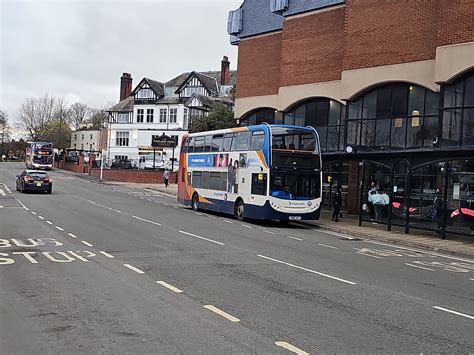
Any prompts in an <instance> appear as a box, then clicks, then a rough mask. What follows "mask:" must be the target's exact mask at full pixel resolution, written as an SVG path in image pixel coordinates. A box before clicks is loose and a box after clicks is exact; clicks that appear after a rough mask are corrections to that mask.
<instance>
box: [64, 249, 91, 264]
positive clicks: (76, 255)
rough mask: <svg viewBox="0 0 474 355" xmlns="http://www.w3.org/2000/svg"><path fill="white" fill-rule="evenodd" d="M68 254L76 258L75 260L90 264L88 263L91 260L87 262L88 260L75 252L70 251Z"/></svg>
mask: <svg viewBox="0 0 474 355" xmlns="http://www.w3.org/2000/svg"><path fill="white" fill-rule="evenodd" d="M68 253H69V254H71V255H72V256H73V257H75V258H77V259H79V260H81V261H84V262H88V261H89V260H87V259H86V258H84V257H83V256H81V255H79V254H77V253H75V252H73V251H72V250H69V251H68Z"/></svg>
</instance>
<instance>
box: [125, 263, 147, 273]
mask: <svg viewBox="0 0 474 355" xmlns="http://www.w3.org/2000/svg"><path fill="white" fill-rule="evenodd" d="M123 266H125V267H126V268H129V269H130V270H132V271H135V272H136V273H137V274H144V273H145V271H142V270H140V269H139V268H136V267H135V266H132V265H130V264H123Z"/></svg>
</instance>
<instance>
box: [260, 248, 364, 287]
mask: <svg viewBox="0 0 474 355" xmlns="http://www.w3.org/2000/svg"><path fill="white" fill-rule="evenodd" d="M258 256H259V257H261V258H264V259H267V260H271V261H274V262H276V263H280V264H284V265H287V266H291V267H294V268H296V269H300V270H304V271H308V272H311V273H313V274H317V275H320V276H324V277H327V278H329V279H333V280H336V281H340V282H344V283H346V284H349V285H357V284H356V283H355V282H352V281H348V280H344V279H341V278H339V277H336V276H331V275H328V274H324V273H322V272H319V271H315V270H311V269H307V268H305V267H302V266H298V265H294V264H290V263H287V262H286V261H281V260H278V259H273V258H270V257H268V256H265V255H260V254H258Z"/></svg>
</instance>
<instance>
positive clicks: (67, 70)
mask: <svg viewBox="0 0 474 355" xmlns="http://www.w3.org/2000/svg"><path fill="white" fill-rule="evenodd" d="M241 3H242V0H215V1H209V0H206V1H201V0H188V1H178V0H168V1H160V0H154V1H133V0H128V1H107V0H105V1H95V0H83V1H17V0H15V1H5V0H0V68H1V71H0V107H3V108H4V109H6V110H7V112H8V114H9V117H10V120H12V121H13V120H14V118H15V115H16V110H17V108H18V106H19V105H20V104H21V103H22V102H23V101H24V99H25V98H27V97H29V96H42V95H44V94H46V93H49V94H52V95H56V96H63V97H65V98H66V99H67V101H68V102H69V103H73V102H75V101H80V102H83V103H85V104H87V105H90V106H100V105H102V104H105V103H106V102H110V101H113V102H116V101H118V98H119V85H120V76H121V75H122V72H130V73H131V74H132V77H133V80H134V81H133V84H134V85H136V84H138V82H139V80H140V79H141V78H143V77H144V76H146V77H150V78H153V79H155V80H159V81H167V80H169V79H171V78H173V77H174V76H176V75H178V74H180V73H182V72H185V71H191V70H219V69H220V61H221V59H222V56H223V55H227V56H228V57H229V59H230V61H231V69H236V65H237V48H236V47H234V46H231V45H230V44H229V36H228V35H227V33H226V29H227V28H226V26H227V13H228V11H229V10H232V9H235V8H237V7H238V6H240V4H241Z"/></svg>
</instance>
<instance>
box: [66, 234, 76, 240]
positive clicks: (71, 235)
mask: <svg viewBox="0 0 474 355" xmlns="http://www.w3.org/2000/svg"><path fill="white" fill-rule="evenodd" d="M67 235H68V236H70V237H71V238H74V239H76V238H77V235H75V234H72V233H68V234H67Z"/></svg>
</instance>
